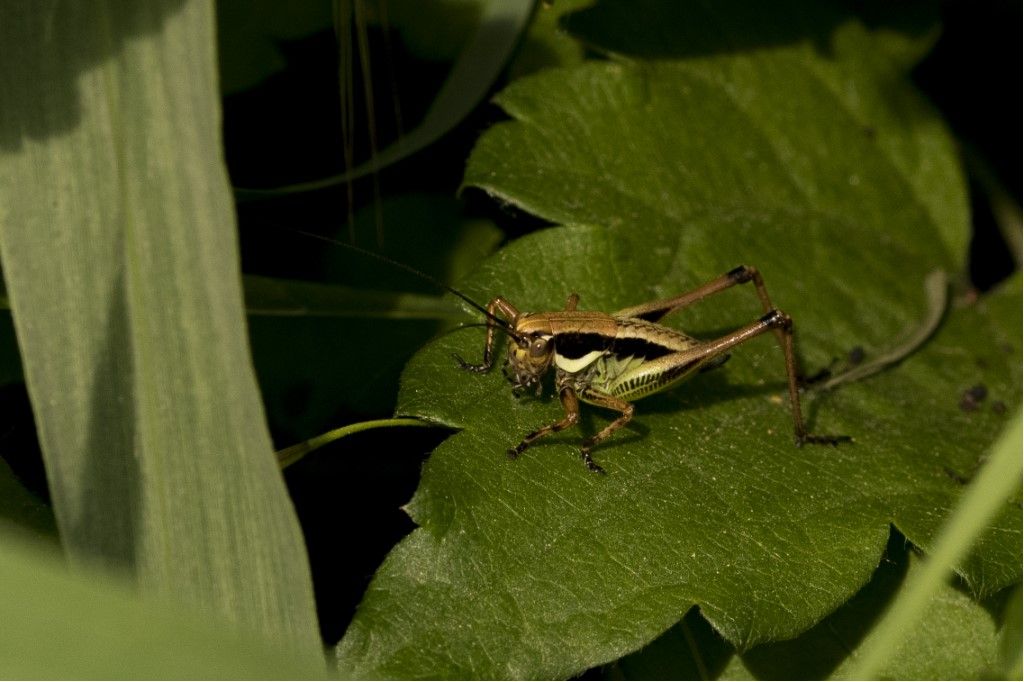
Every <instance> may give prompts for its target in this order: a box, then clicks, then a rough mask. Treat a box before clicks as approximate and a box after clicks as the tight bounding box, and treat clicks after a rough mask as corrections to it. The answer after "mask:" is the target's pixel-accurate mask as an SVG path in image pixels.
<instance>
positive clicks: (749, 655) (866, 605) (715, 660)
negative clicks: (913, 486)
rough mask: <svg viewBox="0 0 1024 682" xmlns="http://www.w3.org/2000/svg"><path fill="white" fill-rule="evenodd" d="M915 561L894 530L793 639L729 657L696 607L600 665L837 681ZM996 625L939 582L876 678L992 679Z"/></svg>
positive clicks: (617, 669) (913, 574)
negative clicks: (863, 570) (851, 582)
mask: <svg viewBox="0 0 1024 682" xmlns="http://www.w3.org/2000/svg"><path fill="white" fill-rule="evenodd" d="M921 564H922V561H921V558H920V557H919V556H917V555H916V554H915V553H914V552H913V550H912V549H911V548H910V547H909V546H908V545H907V544H906V540H905V539H904V538H903V536H901V535H900V534H898V533H893V536H892V537H891V538H890V540H889V546H888V547H887V549H886V552H885V556H884V557H883V558H882V562H881V563H880V564H879V566H878V569H877V570H876V571H875V573H874V575H873V576H872V577H871V581H870V582H868V584H867V585H865V586H864V587H863V588H862V589H861V590H860V591H859V592H857V594H856V595H854V597H853V598H852V599H850V600H849V601H848V602H847V603H846V604H844V605H843V606H841V607H840V608H839V609H837V610H836V612H835V613H832V614H831V615H829V616H828V617H827V618H825V619H824V620H823V621H821V622H820V623H818V624H817V625H815V626H814V627H813V628H811V629H810V630H808V631H807V632H805V633H803V634H802V635H800V636H799V637H797V638H796V639H792V640H788V641H785V642H777V643H772V644H764V645H761V646H757V647H754V648H753V649H751V650H749V651H746V652H743V653H741V654H736V653H735V652H734V651H733V650H732V647H730V646H729V645H728V644H727V643H726V642H724V641H723V640H722V639H721V638H720V637H719V636H718V635H716V634H715V632H714V631H713V630H712V629H711V628H710V626H709V625H708V623H707V621H705V620H704V619H703V618H701V617H700V616H699V615H698V614H697V613H696V612H695V611H693V612H690V613H688V614H687V616H686V618H685V619H684V620H683V621H682V622H681V623H679V624H678V625H676V626H675V627H673V628H672V629H670V630H669V631H668V632H666V633H665V634H664V635H662V636H661V637H659V638H658V639H656V640H655V641H654V642H652V643H651V644H650V645H648V646H647V647H645V648H644V649H643V650H641V651H639V652H637V653H635V654H631V655H630V656H626V657H625V658H623V659H622V660H620V661H617V662H616V663H614V664H612V665H611V666H609V667H608V668H606V669H605V670H603V672H604V674H605V676H606V677H607V678H608V679H632V680H643V679H663V680H664V679H743V680H750V679H763V680H773V679H774V680H780V679H796V680H804V679H808V680H809V679H826V678H830V679H842V678H844V677H848V675H849V672H850V669H851V666H852V664H854V663H856V662H857V661H858V660H859V659H860V657H861V655H862V650H863V647H864V646H865V644H866V642H868V641H869V640H871V639H873V638H875V637H876V636H877V635H876V633H875V632H873V631H872V626H873V625H874V622H875V621H876V620H877V619H878V618H879V616H880V615H881V614H882V612H883V611H884V610H885V608H886V607H887V605H888V604H889V603H891V602H892V601H893V600H894V599H895V598H898V596H899V595H900V594H901V593H903V592H904V591H906V589H907V585H909V584H912V583H913V582H914V581H915V580H917V579H918V578H919V576H920V575H921V572H922V566H921ZM996 629H997V628H996V624H995V623H994V622H993V619H992V617H991V616H990V615H989V612H988V611H987V610H986V607H985V606H982V605H981V604H979V603H978V602H977V601H975V600H973V599H971V597H970V596H968V595H967V594H965V593H964V591H963V590H962V589H958V588H957V586H955V585H951V584H944V585H943V586H942V587H941V589H940V590H939V592H938V593H936V594H935V595H934V596H933V597H932V598H931V600H930V601H929V603H928V608H927V610H926V611H925V614H924V617H923V618H922V620H921V621H920V622H919V623H918V624H917V626H916V627H914V628H913V629H911V630H909V631H908V640H907V641H906V642H905V644H904V646H903V647H902V648H901V652H900V656H899V657H897V658H894V659H891V660H890V663H889V665H888V666H886V667H885V668H884V669H883V670H881V671H879V672H878V675H879V677H880V678H881V679H947V678H949V679H973V678H984V677H989V676H991V671H992V665H993V662H994V660H995V654H996V647H997V642H998V637H997V632H996Z"/></svg>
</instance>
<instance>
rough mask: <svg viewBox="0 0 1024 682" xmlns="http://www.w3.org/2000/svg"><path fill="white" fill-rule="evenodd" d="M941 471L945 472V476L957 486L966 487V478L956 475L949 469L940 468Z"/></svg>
mask: <svg viewBox="0 0 1024 682" xmlns="http://www.w3.org/2000/svg"><path fill="white" fill-rule="evenodd" d="M942 470H943V471H945V472H946V475H947V476H949V477H950V478H952V479H953V480H954V481H955V482H956V483H957V485H967V482H968V480H969V479H967V477H965V476H961V475H960V474H958V473H957V472H956V471H954V470H953V469H950V468H949V467H945V466H944V467H942Z"/></svg>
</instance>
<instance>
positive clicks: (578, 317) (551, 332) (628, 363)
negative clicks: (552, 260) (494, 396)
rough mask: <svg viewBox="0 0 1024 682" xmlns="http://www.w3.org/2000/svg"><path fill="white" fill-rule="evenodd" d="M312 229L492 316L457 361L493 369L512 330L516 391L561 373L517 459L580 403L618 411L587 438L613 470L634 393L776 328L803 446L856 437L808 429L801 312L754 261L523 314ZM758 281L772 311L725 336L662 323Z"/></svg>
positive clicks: (646, 392)
mask: <svg viewBox="0 0 1024 682" xmlns="http://www.w3.org/2000/svg"><path fill="white" fill-rule="evenodd" d="M295 231H296V232H300V233H301V234H304V235H306V236H309V237H313V238H316V239H321V240H323V241H328V242H331V243H334V244H338V245H340V246H343V247H345V248H348V249H351V250H353V251H356V252H359V253H362V254H363V255H366V256H370V257H373V258H376V259H378V260H382V261H384V262H386V263H389V264H391V265H392V266H394V267H398V268H400V269H402V270H405V271H407V272H410V273H412V274H414V275H416V276H418V277H420V278H422V279H424V280H426V281H428V282H430V283H431V284H433V285H435V286H437V287H440V288H442V289H444V290H446V291H448V292H450V293H452V294H454V295H455V296H458V297H459V298H460V299H462V300H463V301H465V302H466V303H468V304H469V305H471V306H472V307H473V308H475V309H476V310H478V311H480V312H481V313H483V314H484V316H485V317H486V318H487V322H486V325H487V332H486V337H485V341H484V352H483V361H482V362H481V363H479V364H472V363H469V362H467V361H466V360H464V359H463V358H461V357H459V356H458V355H455V360H456V361H457V362H458V364H459V366H460V367H462V368H463V369H465V370H468V371H471V372H477V373H482V372H487V371H489V370H490V369H491V368H493V366H494V362H495V352H494V349H495V345H496V335H495V332H496V331H498V330H500V331H502V332H504V333H505V334H506V335H507V336H508V337H509V344H508V351H507V353H506V356H505V364H504V367H503V371H504V374H505V377H506V378H507V379H508V381H509V383H511V384H512V390H513V392H514V393H515V394H517V395H518V394H520V393H522V392H523V391H525V390H527V389H531V388H535V390H536V393H537V395H540V394H541V392H542V390H543V378H544V377H545V375H547V374H548V372H550V371H551V370H552V369H554V371H555V391H556V393H557V395H558V397H559V400H560V401H561V404H562V409H563V410H564V415H563V417H562V418H561V419H559V420H558V421H556V422H553V423H551V424H548V425H547V426H543V427H541V428H538V429H536V430H535V431H532V432H531V433H528V434H527V435H526V436H525V437H524V438H523V439H522V441H520V443H519V444H518V445H516V446H515V447H513V448H510V449H509V450H508V456H509V457H510V458H512V459H515V458H517V457H518V456H519V455H521V454H522V453H523V451H525V450H526V449H527V448H529V447H530V446H531V445H533V444H534V443H535V442H536V441H537V440H539V439H541V438H543V437H544V436H547V435H550V434H552V433H557V432H559V431H562V430H564V429H567V428H569V427H571V426H575V425H576V424H578V423H579V418H580V401H583V402H585V403H589V404H591V405H595V406H597V407H603V408H606V409H609V410H614V411H615V412H618V413H619V416H618V417H617V418H616V419H615V420H613V421H612V422H611V423H610V424H609V425H608V426H606V427H605V428H603V429H602V430H601V431H599V432H598V433H597V434H595V435H593V436H591V437H590V438H587V439H585V440H584V441H583V443H582V444H581V446H580V456H581V457H582V458H583V461H584V463H585V464H586V465H587V468H588V469H590V470H591V471H593V472H596V473H602V474H603V473H605V472H604V469H603V468H601V466H600V465H599V464H598V463H597V462H595V461H594V459H593V457H592V456H591V450H592V449H593V447H594V446H595V445H597V444H598V443H600V442H602V441H604V440H606V439H607V438H609V437H610V436H611V435H612V434H614V433H615V432H616V431H618V430H619V429H621V428H622V427H624V426H625V425H626V424H627V423H629V421H630V420H631V419H632V418H633V413H634V408H633V401H635V400H639V399H640V398H644V397H647V396H650V395H653V394H655V393H660V392H662V391H664V390H666V389H669V388H671V387H673V386H675V385H676V384H678V383H680V382H681V381H683V380H684V379H686V378H688V377H690V376H692V375H693V374H694V373H696V372H698V371H703V370H709V369H713V368H715V367H718V366H719V365H721V364H723V363H724V362H725V361H726V360H727V359H728V351H729V350H730V349H732V348H734V347H735V346H738V345H739V344H741V343H744V342H745V341H749V340H750V339H752V338H754V337H756V336H760V335H761V334H763V333H765V332H768V331H771V332H774V334H775V336H776V337H777V339H778V341H779V345H780V347H781V349H782V354H783V357H784V359H785V363H786V378H787V388H788V392H789V403H790V411H791V413H792V416H793V431H794V437H795V440H796V444H797V446H801V445H804V444H805V443H821V444H829V445H835V444H838V443H840V442H844V441H849V440H850V437H849V436H833V435H818V434H813V433H809V432H808V430H807V427H806V425H805V423H804V418H803V414H802V412H801V409H800V377H799V373H798V371H797V363H796V356H795V353H794V350H793V320H792V318H790V317H789V315H787V314H786V313H784V312H782V311H781V310H779V309H778V308H776V307H775V306H774V305H772V301H771V299H770V298H769V296H768V290H767V289H766V288H765V284H764V280H763V279H762V277H761V274H760V272H758V270H757V269H756V268H753V267H749V266H746V265H741V266H739V267H736V268H733V269H732V270H730V271H729V272H727V273H726V274H724V275H722V276H720V277H717V278H715V279H713V280H711V281H710V282H707V283H706V284H704V285H702V286H699V287H697V288H696V289H693V290H692V291H687V292H684V293H682V294H679V295H677V296H674V297H672V298H667V299H662V300H657V301H650V302H647V303H642V304H640V305H637V306H633V307H630V308H625V309H623V310H619V311H617V312H614V313H611V314H609V313H602V312H596V311H582V310H577V304H578V303H579V300H580V297H579V295H578V294H575V293H573V294H570V295H569V297H568V299H567V300H566V303H565V308H564V309H563V310H560V311H557V312H542V313H531V312H521V311H519V310H518V309H517V308H516V307H515V306H514V305H512V304H511V303H510V302H509V301H507V300H506V299H504V298H502V297H501V296H497V297H495V298H494V299H492V300H491V301H490V303H489V304H488V305H487V306H486V307H485V306H482V305H480V304H479V303H477V302H476V301H474V300H473V299H471V298H470V297H468V296H466V295H465V294H463V293H462V292H461V291H458V290H457V289H455V288H453V287H450V286H448V285H447V284H445V283H443V282H441V281H439V280H437V279H435V278H433V277H431V276H430V275H427V274H425V273H423V272H420V271H419V270H416V269H415V268H413V267H411V266H408V265H405V264H404V263H399V262H398V261H395V260H392V259H390V258H388V257H387V256H384V255H382V254H379V253H375V252H373V251H369V250H366V249H363V248H360V247H358V246H354V245H352V244H346V243H344V242H338V241H336V240H333V239H329V238H327V237H322V236H320V235H316V234H312V233H308V232H304V231H301V230H295ZM748 283H750V284H753V285H754V290H755V292H756V294H757V297H758V298H759V299H760V302H761V306H762V308H763V309H764V314H763V315H762V316H761V317H760V318H759V319H758V320H756V321H755V322H752V323H750V324H748V325H746V326H743V327H741V328H739V329H737V330H735V331H733V332H731V333H729V334H726V335H725V336H722V337H720V338H717V339H712V340H707V341H705V340H700V339H696V338H694V337H692V336H688V335H687V334H684V333H682V332H680V331H676V330H675V329H671V328H669V327H666V326H664V325H661V324H659V321H660V320H661V319H662V318H664V317H665V316H666V315H668V314H669V313H671V312H673V311H676V310H680V309H682V308H685V307H687V306H690V305H692V304H694V303H697V302H698V301H701V300H703V299H705V298H708V297H709V296H712V295H714V294H717V293H720V292H722V291H724V290H726V289H729V288H731V287H733V286H736V285H738V284H748Z"/></svg>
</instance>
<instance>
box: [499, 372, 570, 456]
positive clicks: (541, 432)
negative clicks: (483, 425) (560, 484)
mask: <svg viewBox="0 0 1024 682" xmlns="http://www.w3.org/2000/svg"><path fill="white" fill-rule="evenodd" d="M558 395H559V398H561V400H562V408H563V409H564V410H565V416H564V417H562V419H560V420H558V421H557V422H555V423H554V424H549V425H548V426H542V427H541V428H539V429H537V430H536V431H534V432H532V433H528V434H527V435H526V437H525V438H523V440H522V442H521V443H519V445H517V446H515V447H514V448H511V449H510V450H509V451H508V456H509V459H515V458H516V457H518V456H519V455H521V454H523V450H525V449H526V448H528V447H530V446H531V445H532V444H533V442H534V441H536V440H537V439H539V438H543V437H544V436H546V435H548V434H550V433H558V432H559V431H562V430H563V429H567V428H569V427H570V426H575V425H576V424H578V423H579V421H580V401H579V399H578V398H577V397H576V391H574V390H573V389H572V387H571V386H566V387H564V388H562V390H561V391H559V394H558Z"/></svg>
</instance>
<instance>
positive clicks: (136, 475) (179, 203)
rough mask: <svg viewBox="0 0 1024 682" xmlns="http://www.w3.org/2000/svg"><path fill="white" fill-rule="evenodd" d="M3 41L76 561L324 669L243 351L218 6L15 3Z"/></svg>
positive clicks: (29, 258) (54, 445)
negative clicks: (258, 635) (241, 627)
mask: <svg viewBox="0 0 1024 682" xmlns="http://www.w3.org/2000/svg"><path fill="white" fill-rule="evenodd" d="M115 5H116V6H115ZM0 32H2V39H3V43H4V45H5V46H6V48H7V49H8V50H9V51H10V52H11V53H12V54H17V55H18V58H17V59H6V60H4V61H3V65H2V67H0V93H2V98H3V101H4V102H5V104H4V106H3V107H2V108H0V237H2V240H0V242H2V244H0V246H2V256H3V269H4V277H5V281H6V283H7V290H8V294H9V296H10V300H11V306H12V310H13V314H14V321H15V327H16V329H17V333H18V340H19V344H20V347H21V352H22V358H23V361H24V368H25V377H26V380H27V384H28V388H29V393H30V397H31V399H32V405H33V409H34V412H35V418H36V423H37V425H38V429H39V436H40V442H41V444H42V448H43V454H44V458H45V462H46V467H47V474H48V478H49V484H50V489H51V492H52V497H53V504H54V509H55V512H56V516H57V521H58V526H59V529H60V533H61V538H62V541H63V543H64V546H65V548H66V549H67V551H68V553H69V555H70V556H71V558H72V559H73V560H74V561H75V562H76V563H80V562H98V563H101V564H104V565H106V566H111V567H115V568H117V569H120V570H126V571H129V572H130V573H131V574H133V575H134V577H135V579H136V580H137V583H138V584H139V586H140V587H141V588H142V590H143V591H144V592H147V593H157V594H161V595H169V596H173V597H175V598H180V599H183V600H185V601H187V602H189V603H191V604H193V605H195V606H201V607H202V608H203V609H206V610H209V611H212V612H214V613H217V614H219V615H220V616H221V617H223V618H225V619H227V620H230V621H238V622H242V623H244V624H246V625H247V626H248V627H251V628H254V629H256V630H258V631H260V632H262V633H264V634H267V635H270V636H272V637H276V638H281V639H283V640H284V641H286V642H288V643H289V644H291V645H298V646H300V647H301V648H302V650H303V651H304V652H305V654H306V655H307V656H308V657H310V658H311V659H316V658H318V657H319V656H320V651H319V642H318V639H319V638H318V636H317V630H316V620H315V614H314V610H313V599H312V589H311V585H310V576H309V570H308V566H307V563H306V557H305V548H304V545H303V541H302V535H301V532H300V529H299V527H298V524H297V522H296V520H295V516H294V512H293V510H292V507H291V503H290V501H289V500H288V497H287V492H286V490H285V487H284V485H283V482H282V480H281V476H280V472H279V471H278V468H277V464H276V462H275V459H274V455H273V451H272V448H271V445H270V440H269V437H268V434H267V430H266V426H265V423H264V417H263V410H262V406H261V404H260V400H259V394H258V392H257V390H256V382H255V380H254V377H253V372H252V367H251V364H250V360H249V349H248V345H247V343H246V336H245V319H244V315H243V309H242V295H241V287H240V284H239V275H238V252H237V246H236V243H235V234H234V216H233V210H232V205H231V199H230V193H229V189H228V182H227V177H226V173H225V169H224V166H223V163H222V160H221V158H220V149H221V138H220V114H219V108H218V97H219V93H218V90H217V86H216V64H215V55H214V35H213V33H214V31H213V7H212V3H210V2H206V1H204V0H187V1H183V0H167V1H164V2H129V3H116V4H115V3H108V2H100V1H98V0H97V1H93V2H81V3H72V4H68V5H62V6H60V7H52V6H51V7H43V6H40V5H38V4H37V3H31V2H13V3H4V4H3V7H2V9H0Z"/></svg>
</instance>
